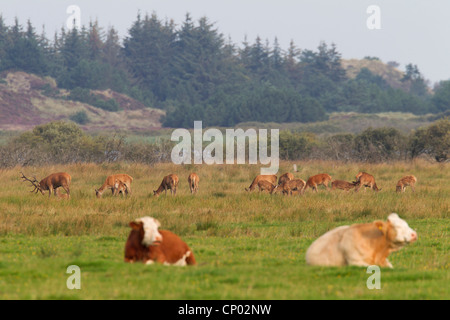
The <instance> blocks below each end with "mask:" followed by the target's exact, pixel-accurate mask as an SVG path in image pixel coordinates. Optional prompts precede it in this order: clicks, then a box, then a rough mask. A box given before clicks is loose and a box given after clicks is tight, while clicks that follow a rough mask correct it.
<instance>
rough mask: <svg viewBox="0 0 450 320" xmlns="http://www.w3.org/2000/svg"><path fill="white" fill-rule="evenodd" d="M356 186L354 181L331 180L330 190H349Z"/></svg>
mask: <svg viewBox="0 0 450 320" xmlns="http://www.w3.org/2000/svg"><path fill="white" fill-rule="evenodd" d="M355 186H356V184H355V183H354V182H347V181H344V180H334V181H331V190H336V189H341V190H345V191H349V190H350V189H353V188H354V187H355Z"/></svg>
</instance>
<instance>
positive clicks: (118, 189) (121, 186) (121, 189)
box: [113, 179, 128, 196]
mask: <svg viewBox="0 0 450 320" xmlns="http://www.w3.org/2000/svg"><path fill="white" fill-rule="evenodd" d="M119 194H122V195H127V194H128V187H127V185H126V184H125V183H123V182H122V181H120V180H119V179H116V182H115V183H114V189H113V195H114V196H117V195H119Z"/></svg>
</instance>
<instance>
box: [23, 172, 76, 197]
mask: <svg viewBox="0 0 450 320" xmlns="http://www.w3.org/2000/svg"><path fill="white" fill-rule="evenodd" d="M21 174H22V179H23V181H28V182H30V183H31V184H32V185H33V187H34V189H33V190H32V191H31V192H35V193H38V192H40V193H41V194H44V191H48V197H49V198H50V196H51V195H52V193H54V194H55V196H57V192H56V190H57V189H58V188H60V187H62V188H63V189H64V190H65V191H66V194H67V197H68V198H70V182H71V181H72V177H71V176H70V174H68V173H65V172H58V173H53V174H51V175H49V176H48V177H46V178H44V179H42V180H41V181H40V182H38V181H37V179H36V177H33V180H31V179H28V178H27V177H25V175H24V174H23V173H22V172H21Z"/></svg>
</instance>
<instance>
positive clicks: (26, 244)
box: [0, 161, 450, 300]
mask: <svg viewBox="0 0 450 320" xmlns="http://www.w3.org/2000/svg"><path fill="white" fill-rule="evenodd" d="M292 164H293V163H282V164H281V168H280V171H279V173H280V174H281V173H284V172H287V171H291V172H292ZM296 164H297V166H298V168H299V172H297V173H295V176H296V177H300V178H302V179H304V180H306V179H307V178H308V177H309V176H310V175H313V174H317V173H322V172H327V173H329V174H330V175H331V176H332V177H333V178H335V179H344V180H348V181H352V180H353V179H354V176H355V175H356V174H357V173H358V172H359V171H362V170H364V171H367V172H370V173H372V174H373V175H374V176H375V178H376V180H377V184H378V186H379V187H381V188H383V190H382V191H380V192H379V193H374V192H372V191H371V190H366V191H364V190H361V191H360V192H359V193H354V192H348V193H346V192H344V191H340V190H339V191H330V192H327V191H326V190H325V189H324V188H321V189H320V192H318V193H317V194H315V193H313V192H312V191H311V190H308V191H307V192H306V193H305V194H304V195H302V196H291V197H288V196H282V195H280V194H277V195H269V194H260V193H259V192H257V191H256V192H253V193H251V194H249V193H247V192H245V191H244V188H245V187H248V185H249V184H250V182H251V180H252V179H253V177H254V176H255V175H257V174H258V172H259V166H250V165H222V166H219V165H217V166H207V165H203V166H193V165H185V166H175V165H172V164H160V165H157V166H154V167H149V166H143V165H128V164H112V165H71V166H61V167H56V166H49V167H39V168H15V169H11V170H6V171H0V178H1V179H2V181H3V186H2V188H1V189H0V299H173V300H174V299H198V300H200V299H202V300H206V299H273V300H279V299H284V300H297V299H449V298H450V285H449V272H448V268H449V263H450V261H449V237H448V231H449V228H450V220H449V204H450V197H449V195H450V184H449V183H448V181H449V179H450V170H449V165H448V164H444V165H442V164H441V165H438V164H431V163H428V162H421V161H416V162H407V163H390V164H378V165H376V164H373V165H369V164H357V163H349V164H343V163H336V162H317V161H315V162H301V163H300V162H297V163H296ZM20 171H23V172H24V173H25V174H26V175H27V176H32V175H36V176H37V177H38V178H43V177H44V176H46V175H48V174H50V173H52V172H57V171H66V172H68V173H70V174H71V175H72V187H71V199H70V200H68V201H65V200H59V199H56V198H54V197H52V198H51V199H48V197H47V196H42V195H40V194H38V195H35V194H32V193H30V192H29V190H31V189H32V188H30V187H29V186H28V184H27V183H24V182H22V181H21V179H20V174H19V172H20ZM193 171H195V172H197V173H198V174H199V176H200V191H199V194H197V195H195V196H192V195H191V194H190V193H189V188H188V184H187V176H188V174H189V173H190V172H193ZM113 173H128V174H130V175H131V176H133V177H134V182H133V185H132V189H133V194H132V196H130V197H128V198H124V197H117V198H113V197H112V196H111V195H110V194H109V193H105V195H104V197H103V198H102V199H96V198H95V192H94V188H98V187H99V186H101V185H102V183H103V181H104V179H105V178H106V176H107V175H110V174H113ZM168 173H176V174H178V176H179V177H180V184H179V191H178V194H177V196H175V197H172V196H170V195H167V196H164V195H162V196H160V197H159V198H155V197H153V192H152V191H153V190H155V189H156V188H157V187H158V185H159V183H160V182H161V180H162V178H163V176H164V175H166V174H168ZM406 174H414V175H415V176H416V177H417V178H418V182H417V185H416V188H417V191H416V193H412V192H411V190H410V189H409V188H408V189H407V191H406V193H404V194H396V193H395V184H396V182H397V180H398V179H400V178H401V177H402V176H404V175H406ZM391 212H397V213H398V214H399V215H400V217H402V218H403V219H405V220H406V221H407V222H408V224H409V225H410V226H411V227H412V228H413V229H415V230H416V231H417V233H418V236H419V239H418V241H417V242H415V243H413V244H411V245H409V246H406V247H405V248H403V249H402V250H401V251H399V252H396V253H393V254H392V255H391V256H390V258H389V260H390V261H391V263H392V264H393V265H394V269H381V289H380V290H376V289H374V290H369V289H368V288H367V286H366V281H367V279H368V277H369V276H370V275H371V274H368V273H366V269H365V268H358V267H343V268H334V267H333V268H325V267H311V266H307V265H306V263H305V252H306V250H307V248H308V246H309V245H310V244H311V243H312V241H314V240H315V239H316V238H317V237H319V236H320V235H322V234H323V233H325V232H326V231H327V230H330V229H332V228H334V227H337V226H340V225H345V224H353V223H363V222H371V221H374V220H377V219H382V220H385V219H386V217H387V216H388V214H389V213H391ZM147 215H148V216H153V217H155V218H157V219H159V220H160V221H161V224H162V227H161V229H167V230H171V231H173V232H175V233H177V234H178V235H179V236H181V237H182V239H183V240H184V241H186V242H187V243H188V244H189V246H190V247H191V249H192V251H193V252H194V254H195V257H196V260H197V262H198V265H197V266H195V267H184V268H182V267H168V266H162V265H150V266H148V265H143V264H140V263H138V264H127V263H124V262H123V254H124V245H125V242H126V238H127V236H128V233H129V230H130V228H129V227H128V223H129V222H130V221H131V220H134V219H135V218H139V217H142V216H147ZM70 265H77V266H79V267H80V270H81V289H80V290H69V289H68V288H67V286H66V281H67V279H68V278H69V276H70V274H67V273H66V270H67V267H68V266H70Z"/></svg>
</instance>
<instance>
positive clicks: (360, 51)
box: [0, 0, 450, 83]
mask: <svg viewBox="0 0 450 320" xmlns="http://www.w3.org/2000/svg"><path fill="white" fill-rule="evenodd" d="M70 5H77V6H78V7H79V8H80V11H81V23H82V24H83V25H88V24H89V21H93V20H98V22H99V24H100V26H102V27H105V28H106V27H108V26H114V27H115V28H116V29H117V30H118V31H119V34H120V36H121V37H123V36H126V35H127V30H128V29H129V28H130V26H131V24H132V23H133V21H135V20H136V16H137V13H138V11H139V10H140V11H141V12H142V13H143V14H145V13H149V14H151V13H152V12H155V13H156V14H157V15H158V17H159V18H160V19H165V18H168V19H173V20H174V21H175V23H176V24H178V25H179V24H181V23H182V22H183V21H184V18H185V15H186V13H187V12H189V13H190V14H191V16H192V17H193V18H194V19H195V20H197V19H199V18H200V17H202V16H206V17H208V18H209V20H210V21H211V22H215V24H216V26H217V28H218V30H219V31H220V32H221V33H223V35H224V36H225V37H226V38H228V37H230V38H231V40H232V42H233V43H235V44H238V45H240V44H241V43H242V42H243V41H244V39H245V36H247V38H248V41H249V42H250V43H253V42H254V40H255V39H256V37H257V36H260V37H261V38H262V39H263V40H265V39H268V40H269V42H270V44H272V43H273V40H274V38H275V37H277V38H278V41H279V43H280V46H281V47H282V49H287V48H288V46H289V42H290V41H291V40H293V41H294V43H295V44H296V46H297V47H298V48H300V49H313V50H315V49H316V48H317V46H318V45H319V43H320V42H321V41H325V42H326V43H328V44H331V43H335V44H336V45H337V48H338V51H339V52H340V53H341V54H342V57H343V58H344V59H351V58H357V59H361V58H363V57H364V56H376V57H379V58H380V59H381V60H383V61H384V62H387V61H397V62H398V63H400V67H399V68H400V69H401V70H404V67H405V65H406V64H408V63H413V64H416V65H417V66H418V67H419V70H420V71H421V72H422V74H423V75H424V76H425V78H426V79H429V80H430V81H431V83H434V82H437V81H440V80H448V79H450V62H449V61H448V59H449V58H450V0H289V1H288V0H220V1H219V0H147V1H144V0H126V1H118V0H95V1H93V0H90V1H88V0H69V1H66V0H14V1H13V0H0V13H1V14H2V16H3V18H4V19H5V22H6V24H7V25H12V24H13V23H14V18H15V17H18V19H19V22H20V23H21V24H23V25H25V23H26V20H28V19H29V20H31V22H32V24H33V25H34V26H35V27H36V29H37V31H38V33H40V32H41V30H42V25H45V29H46V33H47V36H48V37H49V38H50V39H52V38H53V35H54V32H55V31H56V30H58V31H59V30H60V29H61V28H62V27H63V26H65V25H66V22H67V20H68V19H69V16H70V14H68V13H66V10H67V8H68V7H69V6H70ZM370 5H377V6H378V7H379V8H380V22H381V24H380V26H381V29H374V30H370V29H369V28H368V27H367V25H366V21H367V20H368V18H369V17H370V16H371V13H367V12H366V10H367V8H368V7H369V6H370Z"/></svg>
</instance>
